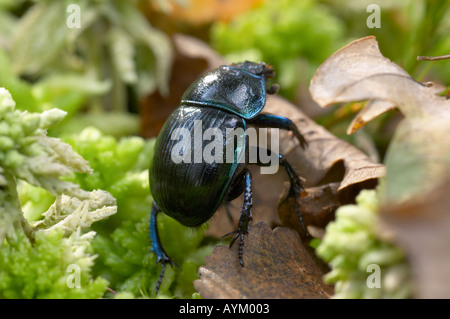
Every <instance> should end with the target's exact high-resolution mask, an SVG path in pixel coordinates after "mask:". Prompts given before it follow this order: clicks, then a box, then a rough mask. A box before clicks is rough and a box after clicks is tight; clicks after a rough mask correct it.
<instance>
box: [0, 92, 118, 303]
mask: <svg viewBox="0 0 450 319" xmlns="http://www.w3.org/2000/svg"><path fill="white" fill-rule="evenodd" d="M65 114H66V113H65V112H64V111H61V110H59V109H50V110H47V111H45V112H42V113H29V112H26V111H25V112H21V111H18V110H15V102H14V100H13V99H12V96H11V94H10V93H9V91H7V90H6V89H4V88H0V297H1V298H98V297H101V296H102V295H103V294H104V292H105V290H106V285H107V281H106V280H105V279H103V278H101V277H97V278H96V279H93V278H92V274H91V268H92V267H93V265H94V259H95V258H96V255H95V254H93V249H92V247H91V243H92V240H93V238H94V235H95V232H94V231H90V232H87V233H84V232H81V230H82V229H84V228H88V227H90V226H91V225H92V223H94V222H95V221H98V220H101V219H104V218H107V217H108V216H110V215H112V214H115V213H116V211H117V206H116V200H115V198H114V197H113V196H112V195H111V194H110V193H108V192H106V191H102V190H93V191H86V190H83V189H82V188H81V187H80V186H79V185H78V184H75V183H73V182H70V181H68V180H67V176H68V175H71V174H72V175H73V174H74V173H91V172H92V169H91V168H90V166H89V163H88V162H87V161H86V160H85V159H83V157H81V156H80V155H79V154H78V153H76V152H75V151H74V150H73V149H72V147H71V146H70V145H69V144H66V143H64V142H62V141H61V140H60V139H58V138H53V137H48V136H47V129H48V128H49V127H51V126H53V125H55V124H57V123H59V122H60V121H61V120H62V119H63V118H64V116H65ZM64 178H66V179H64ZM19 181H20V184H21V186H23V185H28V184H31V185H33V186H34V187H37V188H40V189H45V190H46V191H47V193H49V194H52V195H53V196H56V201H55V203H54V204H53V205H52V206H51V207H50V208H49V209H48V211H47V212H45V213H44V214H42V213H41V214H40V215H42V216H43V219H42V220H38V221H35V222H34V223H32V224H30V223H29V222H28V221H27V219H26V218H25V217H24V214H23V212H22V208H21V202H20V197H19V192H18V184H19ZM37 194H38V195H40V194H43V193H42V192H38V193H37ZM39 199H40V198H37V201H39ZM35 217H37V218H41V216H35ZM5 238H6V240H7V243H6V242H3V241H4V239H5ZM72 270H73V271H75V273H74V274H73V276H72V275H71V274H72V273H71V271H72ZM71 280H73V282H72V281H71ZM72 288H74V289H72Z"/></svg>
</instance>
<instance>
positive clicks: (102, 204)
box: [33, 190, 117, 234]
mask: <svg viewBox="0 0 450 319" xmlns="http://www.w3.org/2000/svg"><path fill="white" fill-rule="evenodd" d="M116 212H117V207H116V199H115V198H114V197H112V196H111V194H110V193H108V192H106V191H102V190H94V191H92V192H90V193H89V198H88V199H79V198H76V197H70V196H67V195H62V196H58V197H57V198H56V201H55V203H54V204H53V205H52V206H50V208H49V209H48V211H46V212H45V213H43V214H42V215H43V216H44V219H43V220H40V221H37V222H35V223H33V226H34V228H35V229H36V230H40V229H42V231H45V232H50V231H53V230H55V229H62V230H63V231H64V233H65V234H71V233H73V232H75V231H77V229H80V228H81V229H84V228H88V227H90V226H91V225H92V224H93V223H94V222H96V221H99V220H102V219H105V218H108V217H109V216H111V215H113V214H115V213H116Z"/></svg>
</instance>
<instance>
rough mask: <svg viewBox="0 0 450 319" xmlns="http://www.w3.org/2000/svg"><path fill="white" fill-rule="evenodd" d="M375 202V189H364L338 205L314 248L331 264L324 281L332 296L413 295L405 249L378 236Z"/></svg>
mask: <svg viewBox="0 0 450 319" xmlns="http://www.w3.org/2000/svg"><path fill="white" fill-rule="evenodd" d="M378 202H379V199H378V195H377V192H376V191H375V190H363V191H361V193H360V194H359V195H358V197H357V198H356V205H344V206H341V207H340V208H339V209H338V210H337V212H336V220H335V221H333V222H331V223H330V224H328V226H327V228H326V233H325V236H324V238H323V240H322V241H321V243H320V244H319V245H318V247H317V249H316V252H317V254H318V255H319V257H321V258H322V259H323V260H324V261H326V262H327V263H328V264H329V266H330V267H331V272H329V273H328V274H327V275H326V276H325V281H326V282H327V283H329V284H335V295H334V297H335V298H408V297H412V279H411V275H410V269H409V266H408V264H407V261H406V256H405V254H404V252H403V251H402V250H401V249H400V248H399V247H396V246H395V245H393V244H391V243H389V242H387V241H385V240H383V239H382V238H381V236H380V232H379V228H378V225H379V223H378V209H379V207H378V206H379V205H378Z"/></svg>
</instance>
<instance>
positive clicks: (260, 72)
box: [232, 61, 275, 80]
mask: <svg viewBox="0 0 450 319" xmlns="http://www.w3.org/2000/svg"><path fill="white" fill-rule="evenodd" d="M232 66H234V67H235V68H239V69H243V70H245V71H247V72H249V73H252V74H254V75H257V76H262V77H264V79H265V80H267V79H269V78H273V77H274V76H275V71H274V70H273V67H272V66H270V65H268V64H265V63H264V62H250V61H245V62H239V63H233V64H232Z"/></svg>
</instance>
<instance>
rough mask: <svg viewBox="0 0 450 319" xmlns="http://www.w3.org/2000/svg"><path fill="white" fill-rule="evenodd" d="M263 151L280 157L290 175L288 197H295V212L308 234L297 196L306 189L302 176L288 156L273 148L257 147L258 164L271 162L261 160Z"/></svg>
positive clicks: (274, 156)
mask: <svg viewBox="0 0 450 319" xmlns="http://www.w3.org/2000/svg"><path fill="white" fill-rule="evenodd" d="M262 152H266V153H269V154H270V157H271V158H277V157H278V160H279V163H280V165H281V166H283V168H284V170H285V171H286V173H287V175H288V177H289V181H290V183H291V186H290V188H289V192H288V195H287V197H288V198H289V197H291V198H293V199H294V205H295V212H296V214H297V216H298V219H299V221H300V224H301V226H302V230H303V232H304V234H305V235H306V236H307V235H308V232H307V231H306V226H305V223H304V222H303V214H302V212H301V210H300V206H299V204H298V202H297V198H299V197H300V195H301V193H302V191H303V189H304V187H303V183H302V181H301V179H300V177H298V175H297V174H296V173H295V171H294V169H293V168H292V166H291V164H289V162H288V161H287V159H286V157H284V156H283V155H281V154H277V153H275V152H273V151H272V150H267V149H264V148H261V147H257V154H258V161H257V163H256V164H258V165H260V166H267V165H270V164H271V163H270V162H269V163H263V162H262V161H261V159H260V157H259V155H260V154H262Z"/></svg>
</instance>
